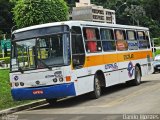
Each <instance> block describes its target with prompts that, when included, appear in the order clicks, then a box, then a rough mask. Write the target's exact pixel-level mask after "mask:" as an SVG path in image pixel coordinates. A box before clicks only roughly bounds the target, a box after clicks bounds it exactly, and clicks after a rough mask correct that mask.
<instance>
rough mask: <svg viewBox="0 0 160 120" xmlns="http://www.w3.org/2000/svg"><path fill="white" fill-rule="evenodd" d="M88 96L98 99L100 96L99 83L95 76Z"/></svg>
mask: <svg viewBox="0 0 160 120" xmlns="http://www.w3.org/2000/svg"><path fill="white" fill-rule="evenodd" d="M90 96H91V98H94V99H98V98H99V97H100V96H101V85H100V80H99V78H98V77H97V76H95V78H94V91H93V92H91V93H90Z"/></svg>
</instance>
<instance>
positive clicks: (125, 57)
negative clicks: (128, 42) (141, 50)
mask: <svg viewBox="0 0 160 120" xmlns="http://www.w3.org/2000/svg"><path fill="white" fill-rule="evenodd" d="M123 57H124V60H129V59H132V58H134V54H128V55H124V56H123Z"/></svg>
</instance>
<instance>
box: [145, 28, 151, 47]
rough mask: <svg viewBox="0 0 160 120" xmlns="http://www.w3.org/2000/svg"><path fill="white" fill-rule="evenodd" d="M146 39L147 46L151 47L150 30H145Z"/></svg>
mask: <svg viewBox="0 0 160 120" xmlns="http://www.w3.org/2000/svg"><path fill="white" fill-rule="evenodd" d="M145 39H146V40H147V47H148V48H150V44H149V31H146V32H145Z"/></svg>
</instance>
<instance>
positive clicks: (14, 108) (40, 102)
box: [0, 100, 47, 116]
mask: <svg viewBox="0 0 160 120" xmlns="http://www.w3.org/2000/svg"><path fill="white" fill-rule="evenodd" d="M46 103H47V102H46V100H39V101H35V102H31V103H28V104H24V105H20V106H16V107H13V108H9V109H5V110H1V111H0V116H2V115H4V114H5V115H6V114H11V113H15V112H18V111H22V110H26V109H30V108H33V107H36V106H39V105H43V104H46Z"/></svg>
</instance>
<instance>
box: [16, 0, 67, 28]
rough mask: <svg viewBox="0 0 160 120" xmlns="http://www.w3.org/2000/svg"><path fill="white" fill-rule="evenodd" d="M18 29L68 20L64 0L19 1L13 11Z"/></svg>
mask: <svg viewBox="0 0 160 120" xmlns="http://www.w3.org/2000/svg"><path fill="white" fill-rule="evenodd" d="M13 14H14V22H15V23H16V25H17V27H19V28H22V27H26V26H31V25H36V24H43V23H49V22H57V21H64V20H67V18H68V17H67V16H68V7H67V5H66V3H65V2H64V1H63V0H36V1H35V0H18V1H17V2H16V5H15V7H14V9H13Z"/></svg>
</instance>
